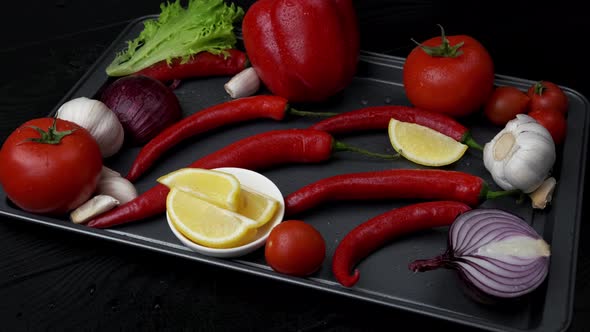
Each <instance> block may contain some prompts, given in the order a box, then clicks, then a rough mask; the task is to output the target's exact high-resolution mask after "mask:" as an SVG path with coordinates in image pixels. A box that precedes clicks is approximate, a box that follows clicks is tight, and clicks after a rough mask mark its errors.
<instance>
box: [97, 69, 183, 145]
mask: <svg viewBox="0 0 590 332" xmlns="http://www.w3.org/2000/svg"><path fill="white" fill-rule="evenodd" d="M100 101H102V102H103V103H104V104H105V105H107V106H108V107H109V108H110V109H111V110H112V111H113V112H115V114H117V117H118V118H119V121H121V124H122V125H123V128H124V129H125V137H128V138H129V139H130V140H131V143H132V144H136V145H140V144H144V143H146V142H148V141H149V140H151V139H152V138H154V137H155V136H156V135H157V134H159V133H160V132H161V131H162V130H164V128H166V127H168V126H170V125H171V124H173V123H174V122H176V121H178V120H180V118H181V117H182V112H181V110H180V103H179V102H178V98H177V97H176V95H175V94H174V92H172V90H171V89H169V88H168V87H166V85H164V84H163V83H162V82H160V81H158V80H155V79H153V78H150V77H147V76H138V75H133V76H125V77H122V78H119V79H117V80H116V81H114V82H113V83H111V84H110V85H108V86H107V87H106V88H105V89H104V91H103V92H102V95H101V97H100Z"/></svg>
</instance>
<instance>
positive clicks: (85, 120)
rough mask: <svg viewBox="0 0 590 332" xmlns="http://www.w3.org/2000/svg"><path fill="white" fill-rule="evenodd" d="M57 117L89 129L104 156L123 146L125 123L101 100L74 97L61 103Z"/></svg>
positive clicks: (108, 155) (115, 151)
mask: <svg viewBox="0 0 590 332" xmlns="http://www.w3.org/2000/svg"><path fill="white" fill-rule="evenodd" d="M57 117H58V118H60V119H63V120H68V121H71V122H74V123H76V124H78V125H79V126H81V127H82V128H84V129H86V130H88V131H89V132H90V134H91V135H92V137H94V139H95V140H96V142H97V143H98V146H99V147H100V152H101V153H102V156H103V157H104V158H107V157H110V156H112V155H114V154H115V153H117V152H118V151H119V150H120V149H121V147H122V146H123V140H124V135H125V134H124V130H123V125H121V122H120V121H119V118H117V115H116V114H115V113H114V112H113V111H112V110H111V109H110V108H108V107H107V106H106V105H105V104H104V103H103V102H101V101H99V100H95V99H89V98H86V97H79V98H75V99H72V100H70V101H68V102H66V103H64V104H63V105H61V107H60V108H59V109H58V110H57Z"/></svg>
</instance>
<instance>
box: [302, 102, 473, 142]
mask: <svg viewBox="0 0 590 332" xmlns="http://www.w3.org/2000/svg"><path fill="white" fill-rule="evenodd" d="M391 118H394V119H396V120H398V121H403V122H411V123H415V124H419V125H421V126H425V127H428V128H430V129H434V130H436V131H438V132H439V133H441V134H444V135H446V136H449V137H451V138H452V139H454V140H456V141H457V142H461V143H464V144H466V145H468V146H470V147H472V148H475V149H477V150H483V148H482V147H481V146H480V145H479V144H478V143H477V142H476V141H475V140H474V139H473V137H472V136H471V133H470V132H469V129H467V128H466V127H465V126H463V125H462V124H460V123H459V122H457V120H455V119H453V118H451V117H449V116H447V115H445V114H442V113H437V112H431V111H425V110H421V109H418V108H415V107H410V106H403V105H390V106H373V107H365V108H361V109H358V110H354V111H350V112H344V113H340V114H338V115H336V116H333V117H330V118H328V119H325V120H322V121H320V122H318V123H315V124H314V125H312V126H311V127H310V128H311V129H317V130H323V131H326V132H329V133H330V134H332V135H337V134H347V133H352V132H357V131H365V130H374V129H387V127H388V126H389V120H391Z"/></svg>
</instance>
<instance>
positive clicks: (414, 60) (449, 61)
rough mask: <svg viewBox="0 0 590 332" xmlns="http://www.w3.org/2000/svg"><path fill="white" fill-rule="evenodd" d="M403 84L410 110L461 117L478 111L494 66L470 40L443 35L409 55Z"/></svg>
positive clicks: (489, 89) (490, 85) (488, 90)
mask: <svg viewBox="0 0 590 332" xmlns="http://www.w3.org/2000/svg"><path fill="white" fill-rule="evenodd" d="M461 43H463V45H461ZM433 52H434V53H435V54H436V53H439V54H438V55H431V54H432V53H433ZM429 53H430V54H429ZM403 83H404V88H405V90H406V96H407V98H408V100H409V101H410V102H411V103H412V104H413V105H414V106H416V107H418V108H422V109H425V110H429V111H434V112H440V113H446V114H448V115H450V116H454V117H461V116H465V115H468V114H470V113H473V112H475V111H477V110H478V109H480V107H481V106H483V104H484V103H485V102H486V100H487V99H488V97H489V96H490V94H491V93H492V91H493V89H494V64H493V62H492V58H491V56H490V54H489V53H488V51H487V50H486V49H485V48H484V47H483V45H482V44H480V43H479V42H478V41H477V40H475V39H474V38H472V37H470V36H465V35H457V36H448V37H445V35H444V31H443V35H442V37H435V38H431V39H428V40H426V41H425V42H424V43H422V44H421V46H416V47H415V48H414V49H413V50H412V51H411V52H410V54H409V55H408V57H407V59H406V62H405V64H404V68H403Z"/></svg>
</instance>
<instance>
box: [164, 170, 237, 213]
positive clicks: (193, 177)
mask: <svg viewBox="0 0 590 332" xmlns="http://www.w3.org/2000/svg"><path fill="white" fill-rule="evenodd" d="M157 181H158V182H159V183H161V184H163V185H165V186H167V187H168V188H171V189H172V188H176V189H178V190H180V191H184V192H187V193H189V194H191V195H193V196H195V197H197V198H201V199H203V200H206V201H208V202H209V203H212V204H215V205H217V206H219V207H222V208H224V209H227V210H230V211H234V212H235V211H237V210H238V208H239V206H240V203H241V200H240V193H241V186H240V181H239V180H238V179H237V178H236V177H235V176H234V175H232V174H228V173H224V172H219V171H215V170H208V169H202V168H181V169H179V170H176V171H174V172H171V173H168V174H166V175H164V176H161V177H160V178H158V179H157Z"/></svg>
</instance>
